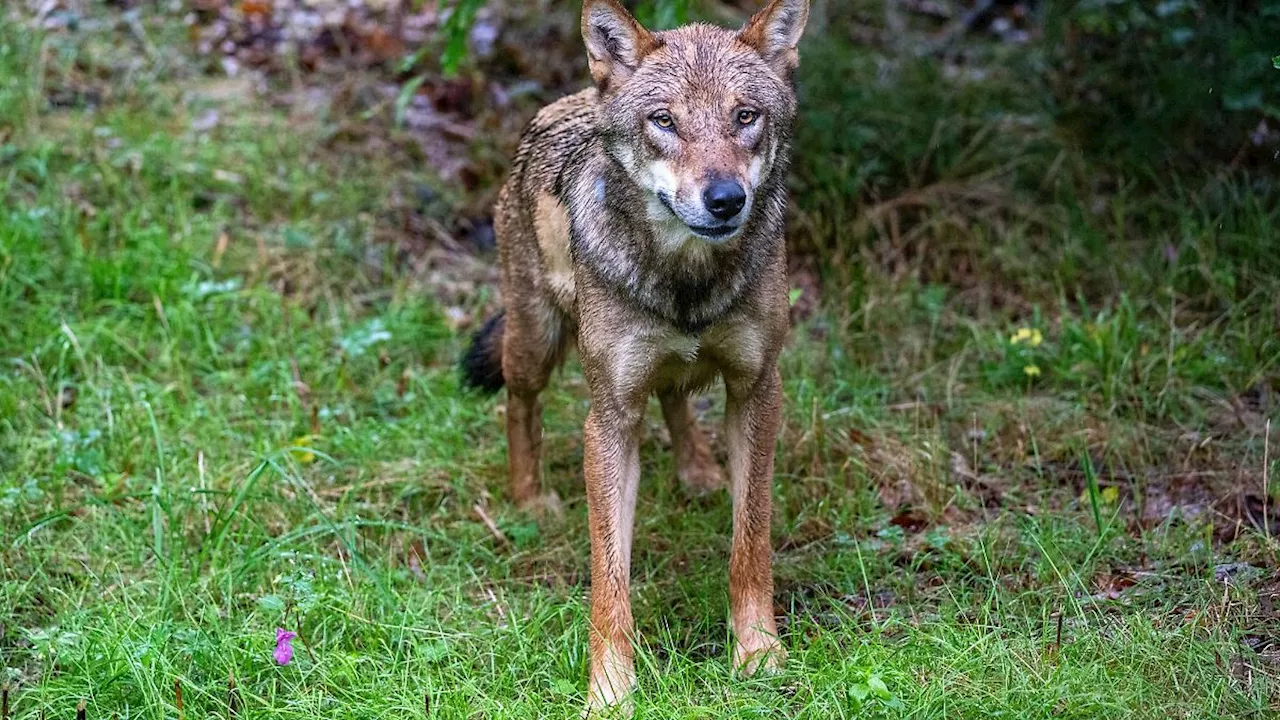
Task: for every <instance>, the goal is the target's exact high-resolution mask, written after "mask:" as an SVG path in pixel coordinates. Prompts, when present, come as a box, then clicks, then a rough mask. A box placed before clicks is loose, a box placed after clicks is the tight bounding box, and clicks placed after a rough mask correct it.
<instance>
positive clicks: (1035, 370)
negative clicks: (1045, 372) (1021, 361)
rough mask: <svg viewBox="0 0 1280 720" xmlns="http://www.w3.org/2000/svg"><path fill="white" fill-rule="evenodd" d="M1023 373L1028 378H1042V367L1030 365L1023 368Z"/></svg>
mask: <svg viewBox="0 0 1280 720" xmlns="http://www.w3.org/2000/svg"><path fill="white" fill-rule="evenodd" d="M1022 372H1024V373H1026V374H1027V377H1040V366H1039V365H1028V366H1026V367H1024V368H1022Z"/></svg>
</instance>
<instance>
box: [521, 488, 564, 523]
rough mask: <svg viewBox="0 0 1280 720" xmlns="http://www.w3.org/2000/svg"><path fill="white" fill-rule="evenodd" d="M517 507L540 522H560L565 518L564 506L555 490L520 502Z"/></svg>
mask: <svg viewBox="0 0 1280 720" xmlns="http://www.w3.org/2000/svg"><path fill="white" fill-rule="evenodd" d="M516 507H517V508H519V509H520V511H521V512H526V513H529V514H530V515H533V516H534V517H536V518H538V519H539V520H559V519H560V518H563V517H564V505H563V504H562V503H561V502H560V496H559V495H557V494H556V492H555V491H554V490H551V491H548V492H545V493H542V494H541V495H534V496H533V497H531V498H528V499H525V500H520V501H518V502H517V503H516Z"/></svg>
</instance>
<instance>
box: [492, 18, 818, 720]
mask: <svg viewBox="0 0 1280 720" xmlns="http://www.w3.org/2000/svg"><path fill="white" fill-rule="evenodd" d="M807 12H808V3H807V0H773V2H771V3H770V4H769V5H768V7H766V8H765V9H764V10H762V11H761V12H760V13H759V14H758V15H757V16H756V17H754V18H753V19H752V20H751V22H750V23H748V25H747V26H746V27H745V28H744V29H743V30H742V31H740V32H737V33H735V32H732V31H728V30H724V29H720V28H716V27H711V26H707V25H693V26H688V27H684V28H680V29H677V30H672V31H668V32H661V33H650V32H648V31H647V30H645V29H644V28H642V27H641V26H640V25H639V24H638V23H636V22H635V20H634V19H632V18H631V16H630V15H629V14H628V13H627V12H626V11H625V10H624V9H623V8H622V6H621V5H620V4H619V3H618V2H617V1H616V0H587V2H586V3H585V6H584V8H583V37H584V39H585V41H586V43H587V49H588V56H589V59H590V63H591V72H592V76H593V78H594V80H595V82H596V87H594V88H591V89H588V90H584V91H582V92H580V93H578V94H576V95H572V96H570V97H567V98H564V99H562V100H560V101H558V102H556V103H553V104H552V105H549V106H547V107H546V108H544V109H543V110H542V111H541V112H539V113H538V115H537V116H536V117H535V118H534V120H533V121H532V123H530V125H529V127H528V128H527V129H526V131H525V134H524V136H523V138H522V140H521V143H520V148H519V150H518V151H517V153H516V157H515V161H514V163H513V167H512V171H511V175H510V177H509V179H508V180H507V183H506V185H505V186H504V187H503V189H502V192H501V193H500V195H499V201H498V205H497V208H496V212H495V215H496V229H497V233H498V241H499V246H500V253H501V262H502V284H503V293H504V298H505V302H506V304H507V310H506V312H507V315H506V319H505V329H504V330H503V331H502V332H503V334H502V338H501V348H502V376H503V379H504V380H505V382H506V384H507V388H508V410H507V437H508V444H509V446H508V452H509V462H510V473H511V488H512V489H511V492H512V495H513V498H514V499H515V500H516V502H518V503H520V504H521V505H522V506H526V507H534V508H554V507H556V499H555V498H554V497H548V496H544V495H541V494H540V492H541V483H540V478H539V466H540V460H539V454H540V449H541V434H542V430H541V409H540V407H539V405H538V395H539V393H540V392H541V391H542V390H543V388H544V387H545V386H546V384H547V380H548V378H549V377H550V374H551V371H552V370H553V369H554V368H555V367H556V366H557V365H558V363H559V362H560V361H561V359H562V358H563V357H564V353H565V351H566V349H567V348H569V347H570V346H571V345H572V344H574V343H575V342H576V347H577V349H578V352H579V355H580V356H581V359H582V365H583V370H584V372H585V375H586V379H587V384H588V387H589V389H590V396H591V409H590V411H589V413H588V416H587V420H586V424H585V426H584V429H583V438H584V468H583V470H584V473H583V474H584V476H585V479H586V490H587V492H586V494H587V503H588V515H589V522H590V535H591V634H590V643H591V667H590V675H591V677H590V685H589V703H590V706H591V707H603V706H607V705H613V704H617V703H623V702H625V701H626V699H627V698H628V696H629V693H630V691H631V689H632V687H633V686H634V684H635V669H634V663H633V660H632V657H633V654H632V648H631V639H632V637H631V636H632V632H633V624H632V616H631V606H630V598H629V595H630V566H631V538H632V530H633V519H634V514H635V501H636V492H637V487H638V485H639V482H640V464H639V451H640V437H641V422H642V417H643V414H644V410H645V406H646V403H647V401H648V399H649V398H650V397H651V396H653V395H657V396H658V397H659V399H660V400H661V404H662V411H663V417H664V418H665V420H666V422H667V425H668V427H669V428H670V430H671V437H672V445H673V450H674V451H675V454H676V458H677V468H678V469H677V474H678V475H679V478H680V480H681V482H682V483H684V484H685V486H686V487H688V488H689V489H690V490H691V491H694V492H706V491H708V490H710V489H714V488H716V487H719V486H720V485H721V484H722V482H723V478H724V475H725V474H724V472H723V471H722V470H721V469H720V468H719V466H718V465H717V464H716V463H715V461H714V459H713V456H712V453H711V449H710V445H709V443H708V441H707V438H706V436H705V435H704V434H703V432H702V430H701V429H700V428H699V427H698V425H697V422H696V419H695V417H694V415H693V412H692V409H691V408H690V405H689V395H690V393H693V392H695V391H698V390H701V389H703V388H706V387H708V386H710V385H711V384H712V383H713V382H714V381H715V380H716V379H717V378H722V379H723V380H724V383H725V390H726V405H725V409H726V428H725V430H726V432H725V437H726V441H727V445H728V456H729V467H728V473H727V475H728V481H729V486H730V490H731V496H732V499H733V543H732V550H731V554H730V559H729V567H730V573H729V575H730V588H729V595H730V611H731V615H732V622H733V630H734V634H735V637H736V642H735V646H734V650H733V659H734V663H735V665H736V666H737V667H739V668H741V669H742V670H744V671H746V672H754V671H755V670H757V669H760V668H772V667H776V666H777V665H778V663H780V662H781V660H782V657H783V655H784V653H783V651H782V647H781V644H780V643H779V641H778V637H777V627H776V624H775V622H774V617H773V602H772V594H773V580H772V571H771V557H770V556H771V548H770V538H769V534H770V512H771V500H770V498H771V486H772V480H773V456H774V444H775V441H776V436H777V431H778V426H779V422H780V413H781V406H782V395H781V380H780V378H779V375H778V369H777V359H778V355H779V353H780V352H781V350H782V346H783V342H784V340H785V337H786V334H787V331H788V322H789V321H788V312H787V309H788V308H787V285H786V276H785V250H784V243H783V216H784V211H785V204H786V193H785V174H786V166H787V163H788V161H789V157H790V148H789V142H790V132H791V126H792V123H793V121H794V116H795V94H794V89H793V87H792V75H793V73H794V69H795V64H796V62H797V56H796V52H795V44H796V42H797V41H798V40H799V36H800V32H801V31H802V29H803V26H804V21H805V18H806V17H807ZM716 183H720V184H721V186H724V187H731V188H732V187H736V188H738V189H739V190H740V191H741V192H742V193H743V194H742V195H741V196H740V197H741V199H740V204H739V205H737V206H735V207H740V208H741V210H740V211H738V212H737V215H733V214H732V213H733V212H734V207H730V208H729V209H728V210H726V209H725V208H724V206H717V205H714V204H713V203H714V202H717V201H716V200H715V197H714V196H712V195H710V194H709V193H710V192H711V188H712V187H713V186H715V184H716ZM708 198H711V199H708ZM717 208H718V209H717Z"/></svg>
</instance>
